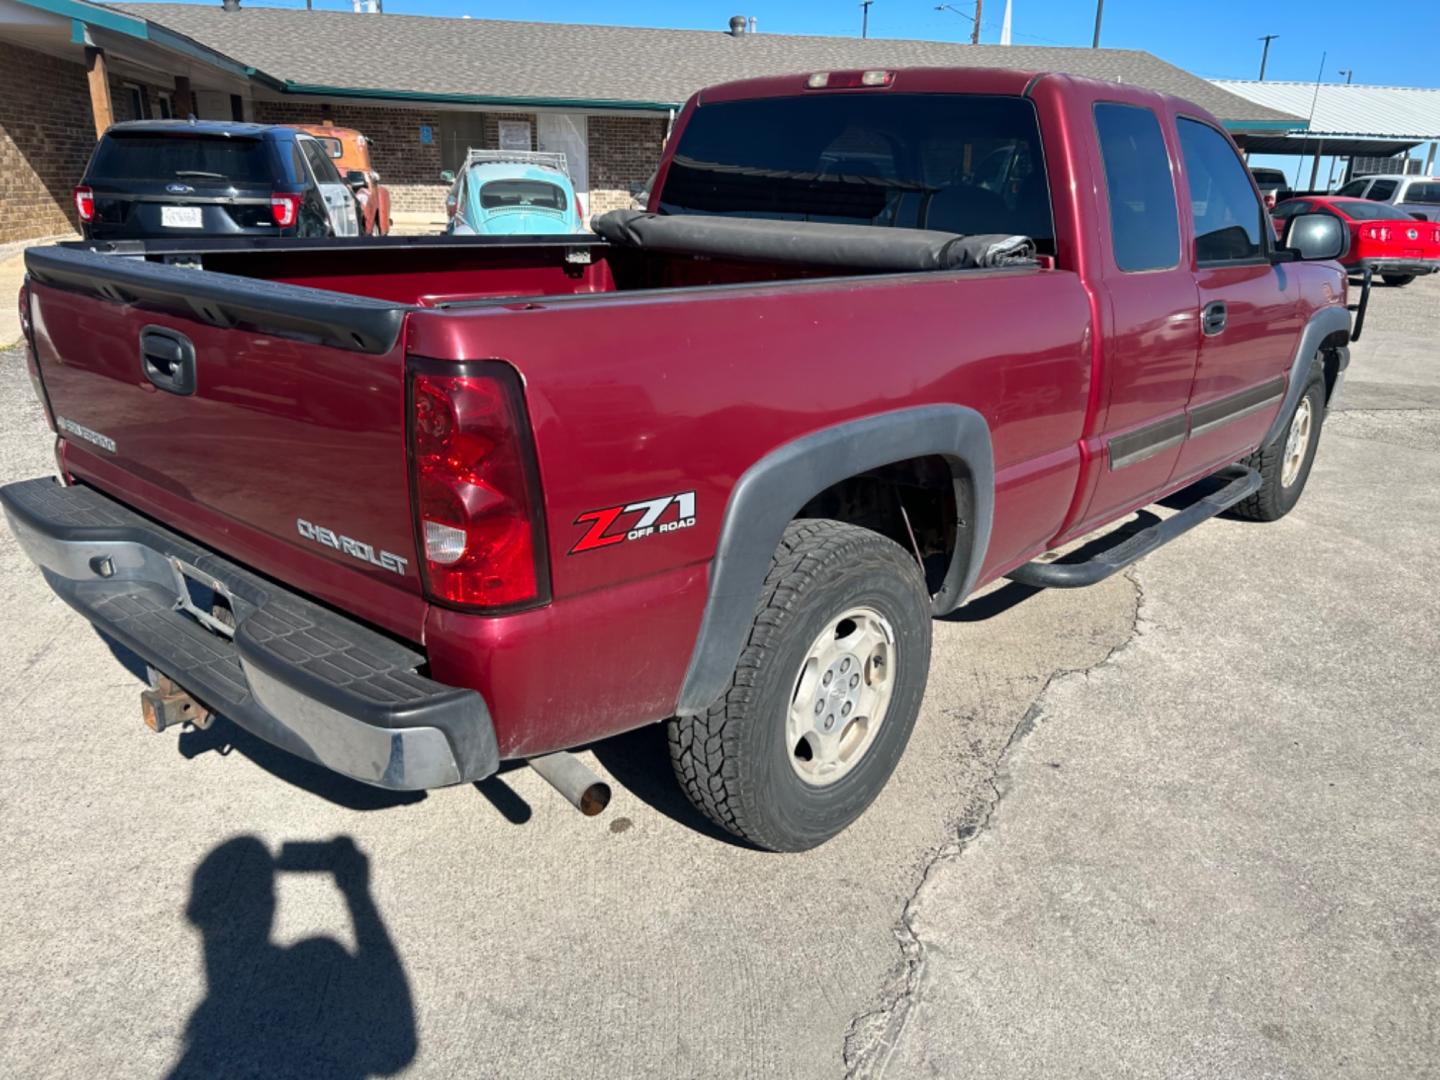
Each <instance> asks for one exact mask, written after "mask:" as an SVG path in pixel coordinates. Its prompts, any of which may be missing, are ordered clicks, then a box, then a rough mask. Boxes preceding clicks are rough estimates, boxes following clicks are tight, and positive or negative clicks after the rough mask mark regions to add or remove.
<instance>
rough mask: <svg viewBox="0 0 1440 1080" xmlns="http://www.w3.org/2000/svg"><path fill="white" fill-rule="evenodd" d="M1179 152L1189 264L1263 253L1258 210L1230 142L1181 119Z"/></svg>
mask: <svg viewBox="0 0 1440 1080" xmlns="http://www.w3.org/2000/svg"><path fill="white" fill-rule="evenodd" d="M1176 126H1177V127H1178V128H1179V129H1180V152H1181V154H1183V155H1184V157H1185V175H1186V177H1187V178H1188V179H1189V181H1190V212H1191V213H1192V214H1193V215H1194V217H1195V260H1196V261H1197V262H1199V263H1219V262H1252V261H1254V260H1255V259H1259V258H1261V257H1262V256H1263V255H1264V250H1265V249H1264V247H1263V241H1262V240H1261V239H1260V237H1261V230H1262V229H1263V227H1264V226H1263V221H1264V207H1263V206H1262V205H1261V203H1260V200H1259V199H1258V198H1257V197H1256V195H1255V187H1254V185H1253V184H1251V183H1250V174H1249V173H1248V172H1246V170H1245V166H1244V165H1243V164H1242V163H1241V161H1240V158H1239V156H1238V155H1237V154H1236V153H1235V150H1234V148H1233V147H1232V146H1231V145H1230V140H1229V139H1227V138H1225V136H1224V135H1221V134H1220V132H1218V131H1216V130H1215V129H1214V128H1213V127H1211V126H1210V125H1209V124H1202V123H1201V122H1200V121H1198V120H1186V119H1185V118H1184V117H1181V118H1180V120H1179V121H1178V123H1177V125H1176Z"/></svg>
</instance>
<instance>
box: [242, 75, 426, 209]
mask: <svg viewBox="0 0 1440 1080" xmlns="http://www.w3.org/2000/svg"><path fill="white" fill-rule="evenodd" d="M330 111H331V114H332V115H331V120H332V121H333V122H334V124H335V126H336V127H344V128H354V129H355V130H356V131H358V132H360V133H361V134H362V135H364V136H365V137H366V138H367V139H369V140H370V143H371V146H370V162H371V164H373V165H374V166H375V171H376V172H378V173H379V174H380V182H381V183H382V184H384V185H385V186H386V187H387V188H389V189H390V208H391V210H392V211H400V212H402V213H406V212H409V211H413V210H423V211H433V212H439V213H443V212H444V209H445V185H444V184H442V183H441V182H440V118H439V116H438V115H437V114H436V113H432V112H427V111H424V110H421V109H394V108H386V107H384V106H372V105H336V106H334V108H333V109H331V110H330ZM255 119H256V120H257V121H258V122H260V123H262V124H318V123H321V122H322V120H323V116H322V112H321V107H320V106H319V105H318V104H313V103H311V102H298V101H256V102H255ZM422 125H428V126H429V128H430V131H431V137H432V142H431V143H430V144H429V145H428V146H427V145H425V144H423V143H421V141H420V128H421V126H422Z"/></svg>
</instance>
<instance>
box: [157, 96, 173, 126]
mask: <svg viewBox="0 0 1440 1080" xmlns="http://www.w3.org/2000/svg"><path fill="white" fill-rule="evenodd" d="M155 102H156V104H157V105H158V106H159V111H160V119H161V120H173V119H174V118H175V99H174V98H173V97H172V96H171V95H170V94H156V95H155Z"/></svg>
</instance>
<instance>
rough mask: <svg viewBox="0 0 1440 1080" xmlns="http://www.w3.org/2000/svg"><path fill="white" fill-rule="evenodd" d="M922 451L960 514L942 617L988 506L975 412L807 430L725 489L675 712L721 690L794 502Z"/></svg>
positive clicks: (984, 531)
mask: <svg viewBox="0 0 1440 1080" xmlns="http://www.w3.org/2000/svg"><path fill="white" fill-rule="evenodd" d="M932 455H933V456H937V457H941V458H944V459H945V460H946V461H947V462H948V463H949V465H950V472H951V476H952V477H953V479H954V483H955V505H956V510H957V515H958V517H959V519H960V520H959V522H958V523H957V538H956V544H955V553H954V555H953V556H952V557H951V560H950V566H949V568H948V570H947V571H946V574H945V582H944V584H943V586H942V587H941V589H940V591H939V592H938V593H936V594H935V597H934V598H933V600H932V607H933V609H934V612H935V613H936V614H945V613H946V612H948V611H952V610H954V609H955V608H957V607H959V606H960V604H961V602H962V601H963V600H964V599H965V597H966V595H968V593H969V592H970V589H971V588H972V587H973V586H974V584H975V579H976V577H978V576H979V573H980V564H981V561H982V560H983V558H984V555H985V551H986V548H987V547H988V545H989V541H990V523H991V519H992V517H993V516H994V509H995V462H994V454H993V452H992V450H991V446H990V428H989V426H988V425H987V424H986V423H985V418H984V417H983V416H981V415H980V414H979V413H978V412H976V411H975V410H974V409H970V408H966V407H965V406H963V405H927V406H922V407H919V408H912V409H898V410H896V411H894V412H888V413H881V414H879V415H877V416H868V417H865V418H863V419H860V420H851V421H848V422H846V423H843V424H837V425H836V426H834V427H829V428H825V429H823V430H821V431H816V432H813V433H812V434H809V435H806V436H803V437H802V438H799V439H796V440H795V441H793V442H789V443H785V444H784V445H783V446H780V447H778V448H777V449H775V450H773V451H771V452H770V453H769V454H766V455H765V456H764V457H763V458H761V459H760V460H759V461H757V462H756V463H755V464H754V465H752V466H751V467H750V468H749V469H747V470H745V473H744V475H742V476H741V477H740V479H739V480H738V481H737V482H736V484H735V488H734V490H733V491H732V492H731V493H730V499H729V501H728V502H727V503H726V506H725V518H724V521H723V522H722V523H721V526H720V540H719V543H718V544H717V545H716V550H715V558H714V560H713V561H712V562H711V564H710V594H709V597H708V599H707V600H706V602H705V613H704V615H703V616H702V618H701V621H700V632H699V634H698V636H697V637H696V640H695V648H694V651H693V652H692V653H691V655H690V667H689V669H688V670H687V671H686V673H685V682H684V683H683V685H682V686H681V688H680V699H679V701H678V703H677V704H676V706H675V712H676V714H677V715H680V716H694V715H696V714H698V713H701V712H704V711H705V710H706V709H707V708H709V707H710V705H711V704H712V703H713V702H714V701H715V700H716V699H717V698H719V697H720V695H721V694H722V693H724V692H725V688H726V686H727V685H728V684H729V682H730V676H731V673H732V672H733V671H734V670H735V663H736V661H737V660H739V659H740V652H741V650H742V649H743V648H744V647H745V639H746V637H747V635H748V634H749V630H750V624H751V622H752V620H753V619H754V617H755V601H756V600H757V599H758V598H759V596H760V590H761V588H762V587H763V585H764V584H765V575H766V574H767V573H769V571H770V559H771V557H772V556H773V555H774V554H775V549H776V548H777V547H778V546H779V544H780V538H781V536H782V535H783V534H784V532H785V527H786V526H787V525H789V524H790V522H791V521H793V520H794V518H795V514H796V513H797V512H798V511H799V510H800V508H801V507H802V506H804V505H805V503H806V502H808V501H809V500H810V499H812V498H813V497H814V496H816V495H818V494H819V493H820V492H822V491H824V490H825V489H826V488H828V487H830V486H831V485H832V484H836V483H838V482H840V481H841V480H844V479H846V478H847V477H851V476H855V475H856V474H858V473H863V472H866V471H867V470H869V469H877V468H879V467H881V466H882V465H889V464H892V463H893V462H897V461H904V460H906V459H907V458H914V457H926V456H932Z"/></svg>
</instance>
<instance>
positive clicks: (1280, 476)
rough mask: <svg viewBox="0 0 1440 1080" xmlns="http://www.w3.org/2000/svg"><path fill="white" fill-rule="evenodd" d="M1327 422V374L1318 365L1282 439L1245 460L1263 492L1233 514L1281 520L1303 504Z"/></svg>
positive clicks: (1238, 505) (1238, 504)
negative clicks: (1297, 505) (1255, 472)
mask: <svg viewBox="0 0 1440 1080" xmlns="http://www.w3.org/2000/svg"><path fill="white" fill-rule="evenodd" d="M1324 420H1325V374H1324V370H1323V369H1322V368H1321V367H1320V366H1319V365H1318V364H1317V365H1315V366H1314V367H1312V368H1311V369H1310V377H1309V379H1308V380H1307V381H1306V383H1305V392H1304V393H1302V394H1301V395H1300V400H1299V401H1297V402H1296V403H1295V408H1294V409H1293V410H1292V411H1291V413H1290V418H1289V419H1288V420H1287V421H1286V424H1285V428H1284V430H1283V431H1282V432H1281V434H1280V437H1279V438H1278V439H1277V440H1275V442H1274V443H1272V444H1271V445H1269V446H1262V447H1261V448H1260V449H1259V450H1257V451H1256V452H1255V453H1253V454H1251V455H1250V456H1249V457H1248V458H1246V459H1245V464H1246V465H1249V466H1250V467H1251V468H1252V469H1255V470H1256V471H1257V472H1259V473H1260V477H1261V481H1262V483H1261V485H1260V490H1259V491H1257V492H1256V493H1255V494H1254V495H1251V496H1250V497H1249V498H1247V499H1245V500H1243V501H1242V502H1239V503H1236V504H1235V506H1234V507H1232V508H1231V510H1230V513H1231V515H1232V516H1234V517H1241V518H1247V519H1248V520H1250V521H1278V520H1279V519H1280V518H1282V517H1284V516H1285V515H1286V514H1288V513H1289V512H1290V511H1291V510H1293V509H1294V508H1295V504H1296V503H1297V502H1299V501H1300V495H1301V493H1302V492H1303V491H1304V490H1305V482H1306V481H1307V480H1309V479H1310V467H1311V466H1312V465H1313V464H1314V462H1315V450H1316V447H1318V446H1319V445H1320V427H1321V425H1322V424H1323V423H1324Z"/></svg>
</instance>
